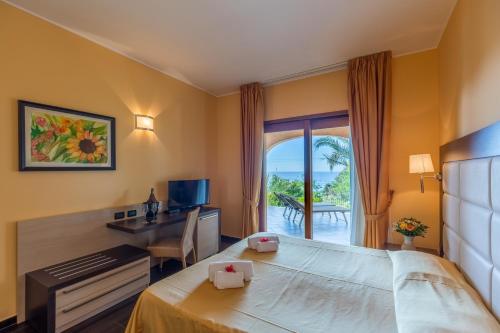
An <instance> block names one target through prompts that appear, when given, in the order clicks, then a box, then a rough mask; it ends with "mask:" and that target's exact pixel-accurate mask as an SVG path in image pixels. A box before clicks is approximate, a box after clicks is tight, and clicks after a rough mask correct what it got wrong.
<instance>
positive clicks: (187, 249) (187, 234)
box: [148, 207, 200, 270]
mask: <svg viewBox="0 0 500 333" xmlns="http://www.w3.org/2000/svg"><path fill="white" fill-rule="evenodd" d="M199 213H200V208H199V207H198V208H196V209H195V210H192V211H190V212H189V213H188V215H187V220H186V225H185V226H184V232H183V233H182V237H181V238H179V237H167V238H162V239H160V240H158V241H157V242H155V243H153V244H151V245H150V246H148V251H149V252H150V253H151V256H153V257H155V258H160V270H161V269H162V268H163V259H164V258H180V259H181V261H182V267H184V268H186V266H187V265H186V257H187V256H188V255H189V253H191V252H193V259H194V262H195V263H196V251H195V249H194V241H193V235H194V228H195V227H196V221H198V215H199Z"/></svg>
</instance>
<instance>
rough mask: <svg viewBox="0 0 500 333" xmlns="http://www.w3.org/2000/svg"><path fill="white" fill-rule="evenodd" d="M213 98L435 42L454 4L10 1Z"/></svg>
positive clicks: (399, 0)
mask: <svg viewBox="0 0 500 333" xmlns="http://www.w3.org/2000/svg"><path fill="white" fill-rule="evenodd" d="M8 2H10V3H12V4H14V5H16V6H17V7H19V8H22V9H25V10H27V11H29V12H31V13H33V14H35V15H38V16H41V17H43V18H45V19H47V20H49V21H51V22H53V23H56V24H58V25H60V26H62V27H65V28H66V29H69V30H71V31H73V32H75V33H77V34H80V35H82V36H84V37H86V38H88V39H90V40H93V41H95V42H97V43H99V44H101V45H104V46H106V47H109V48H111V49H113V50H115V51H117V52H119V53H122V54H124V55H126V56H128V57H131V58H134V59H136V60H138V61H140V62H142V63H144V64H146V65H148V66H151V67H154V68H155V69H158V70H160V71H162V72H164V73H166V74H168V75H171V76H174V77H176V78H178V79H181V80H182V81H185V82H188V83H190V84H192V85H194V86H197V87H200V88H202V89H204V90H206V91H208V92H210V93H212V94H214V95H222V94H227V93H230V92H233V91H235V90H238V87H239V85H241V84H243V83H248V82H253V81H260V82H267V81H270V80H274V79H276V78H281V77H284V76H287V75H290V74H294V73H299V72H303V71H309V70H312V69H315V68H318V67H323V66H329V65H332V64H336V63H339V62H344V61H346V60H347V59H349V58H353V57H356V56H361V55H365V54H369V53H373V52H378V51H383V50H392V51H393V53H394V55H401V54H405V53H411V52H416V51H421V50H425V49H430V48H434V47H436V46H437V44H438V43H439V39H440V38H441V35H442V32H443V30H444V28H445V26H446V23H447V21H448V18H449V16H450V13H451V11H452V9H453V7H454V6H455V3H456V0H84V1H68V0H37V1H33V0H10V1H8Z"/></svg>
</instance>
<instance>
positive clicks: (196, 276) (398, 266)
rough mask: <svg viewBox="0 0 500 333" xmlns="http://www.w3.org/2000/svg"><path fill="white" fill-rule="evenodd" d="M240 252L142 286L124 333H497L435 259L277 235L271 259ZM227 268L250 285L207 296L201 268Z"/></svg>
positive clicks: (471, 294) (453, 274)
mask: <svg viewBox="0 0 500 333" xmlns="http://www.w3.org/2000/svg"><path fill="white" fill-rule="evenodd" d="M246 244H247V242H246V240H242V241H240V242H238V243H236V244H235V245H233V246H231V247H230V248H228V249H226V250H225V251H223V252H221V253H219V254H217V255H215V256H213V257H211V258H208V259H205V260H203V261H201V262H199V263H197V264H195V265H193V266H191V267H189V268H188V269H185V270H183V271H181V272H179V273H177V274H175V275H173V276H171V277H168V278H166V279H163V280H162V281H160V282H158V283H156V284H154V285H152V286H150V287H149V288H148V289H147V290H146V291H144V292H143V294H142V295H141V296H140V298H139V300H138V301H137V304H136V306H135V309H134V311H133V313H132V315H131V318H130V320H129V323H128V326H127V330H126V332H128V333H132V332H135V333H150V332H151V333H152V332H165V333H168V332H193V333H194V332H197V333H198V332H266V333H267V332H270V333H272V332H384V333H385V332H398V331H399V332H400V333H406V332H415V333H416V332H418V333H421V332H500V328H499V326H498V323H497V322H496V320H495V319H494V318H493V316H492V315H491V314H490V313H489V312H488V310H487V309H486V307H485V306H484V304H483V303H482V301H481V299H480V297H479V295H478V294H477V293H476V292H475V290H474V289H473V288H472V287H470V286H469V285H468V283H467V282H466V281H465V279H464V278H463V276H462V275H461V274H460V273H459V272H458V270H457V269H456V268H455V266H454V265H453V264H452V263H451V262H448V261H446V260H444V259H442V258H438V257H436V256H432V255H429V254H425V253H419V252H413V251H399V252H389V251H383V250H374V249H366V248H360V247H349V246H343V245H335V244H330V243H324V242H318V241H311V240H305V239H298V238H292V237H287V236H282V235H280V249H279V251H278V252H275V253H257V252H255V251H254V250H251V249H247V248H246ZM235 259H245V260H252V261H253V263H254V271H255V276H254V277H253V279H252V281H250V282H247V283H246V284H245V287H244V288H239V289H226V290H217V289H216V288H215V287H214V286H213V285H212V284H211V283H210V282H209V281H208V279H207V276H208V264H209V263H210V262H212V261H220V260H235ZM393 271H394V272H393ZM397 319H398V320H397Z"/></svg>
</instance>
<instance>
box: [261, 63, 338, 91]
mask: <svg viewBox="0 0 500 333" xmlns="http://www.w3.org/2000/svg"><path fill="white" fill-rule="evenodd" d="M346 68H347V61H343V62H338V63H336V64H331V65H326V66H320V67H315V68H312V69H308V70H305V71H302V72H297V73H292V74H288V75H283V76H279V77H276V78H272V79H268V80H264V81H262V85H263V86H264V87H268V86H272V85H275V84H279V83H283V82H286V81H294V80H299V79H303V78H306V77H309V76H315V75H319V74H324V73H329V72H334V71H339V70H342V69H346Z"/></svg>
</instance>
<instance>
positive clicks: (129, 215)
mask: <svg viewBox="0 0 500 333" xmlns="http://www.w3.org/2000/svg"><path fill="white" fill-rule="evenodd" d="M134 216H137V210H135V209H132V210H129V211H127V217H134Z"/></svg>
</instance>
